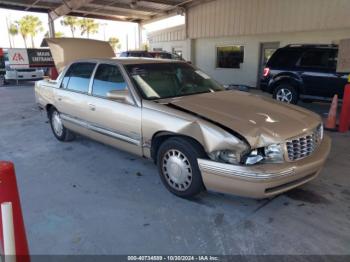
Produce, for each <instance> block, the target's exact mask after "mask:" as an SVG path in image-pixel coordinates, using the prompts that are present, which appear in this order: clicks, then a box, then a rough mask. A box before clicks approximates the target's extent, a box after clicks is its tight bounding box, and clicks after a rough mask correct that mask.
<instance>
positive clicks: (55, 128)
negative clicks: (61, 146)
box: [49, 108, 75, 142]
mask: <svg viewBox="0 0 350 262" xmlns="http://www.w3.org/2000/svg"><path fill="white" fill-rule="evenodd" d="M49 120H50V125H51V129H52V132H53V134H54V136H55V137H56V138H57V139H58V140H59V141H61V142H68V141H72V140H74V139H75V135H74V134H73V133H72V132H71V131H70V130H68V129H67V128H65V127H64V125H63V123H62V120H61V116H60V113H59V112H58V111H57V110H56V108H51V109H50V110H49Z"/></svg>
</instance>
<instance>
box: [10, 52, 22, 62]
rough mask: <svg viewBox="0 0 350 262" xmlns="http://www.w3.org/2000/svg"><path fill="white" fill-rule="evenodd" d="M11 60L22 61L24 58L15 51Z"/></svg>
mask: <svg viewBox="0 0 350 262" xmlns="http://www.w3.org/2000/svg"><path fill="white" fill-rule="evenodd" d="M12 60H13V61H16V62H24V58H23V56H22V55H21V53H15V54H14V55H13V57H12Z"/></svg>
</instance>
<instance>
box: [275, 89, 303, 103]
mask: <svg viewBox="0 0 350 262" xmlns="http://www.w3.org/2000/svg"><path fill="white" fill-rule="evenodd" d="M273 98H274V99H276V100H278V101H281V102H285V103H288V104H297V103H298V99H299V94H298V91H297V90H296V89H295V88H294V87H293V86H291V85H289V84H281V85H278V86H277V87H276V88H275V90H274V92H273Z"/></svg>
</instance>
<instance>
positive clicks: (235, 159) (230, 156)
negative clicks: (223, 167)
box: [209, 150, 241, 165]
mask: <svg viewBox="0 0 350 262" xmlns="http://www.w3.org/2000/svg"><path fill="white" fill-rule="evenodd" d="M209 157H210V159H211V160H214V161H218V162H223V163H228V164H235V165H237V164H239V163H240V162H241V154H240V153H238V152H234V151H232V150H221V151H215V152H212V153H210V154H209Z"/></svg>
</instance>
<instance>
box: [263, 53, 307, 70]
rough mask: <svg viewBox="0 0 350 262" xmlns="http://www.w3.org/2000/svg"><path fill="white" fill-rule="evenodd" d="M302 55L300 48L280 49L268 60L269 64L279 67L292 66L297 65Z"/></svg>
mask: <svg viewBox="0 0 350 262" xmlns="http://www.w3.org/2000/svg"><path fill="white" fill-rule="evenodd" d="M300 55H301V51H300V49H295V48H293V49H287V48H281V49H278V50H277V51H276V52H275V53H274V54H273V55H272V57H271V58H270V59H269V60H268V62H267V66H272V67H279V68H291V67H295V64H296V63H297V61H298V60H299V58H300Z"/></svg>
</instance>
